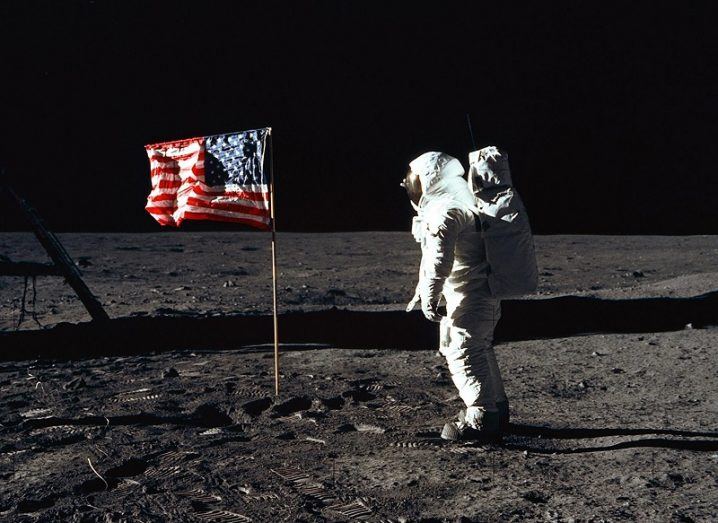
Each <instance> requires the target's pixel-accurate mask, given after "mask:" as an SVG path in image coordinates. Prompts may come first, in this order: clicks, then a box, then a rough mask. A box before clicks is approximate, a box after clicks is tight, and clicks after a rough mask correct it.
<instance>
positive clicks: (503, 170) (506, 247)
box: [468, 146, 538, 298]
mask: <svg viewBox="0 0 718 523" xmlns="http://www.w3.org/2000/svg"><path fill="white" fill-rule="evenodd" d="M469 166H470V167H469V179H468V182H469V188H470V189H471V191H472V192H473V193H474V196H475V197H476V203H477V207H478V209H479V213H478V215H477V219H476V228H477V230H478V231H480V232H481V233H482V234H481V236H482V238H483V239H484V244H485V247H486V259H487V261H488V263H489V282H488V283H489V289H490V290H491V294H492V295H493V296H494V297H497V298H507V297H510V296H520V295H524V294H532V293H534V292H536V287H537V286H538V269H537V267H536V252H535V250H534V241H533V235H532V234H531V226H530V225H529V219H528V215H527V214H526V208H525V207H524V204H523V202H522V201H521V197H520V196H519V194H518V192H517V191H516V189H515V188H514V187H513V185H512V182H511V171H510V170H509V158H508V155H507V154H506V152H504V151H501V150H499V149H498V148H496V147H494V146H490V147H484V148H483V149H479V150H478V151H474V152H472V153H469Z"/></svg>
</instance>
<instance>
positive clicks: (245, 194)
mask: <svg viewBox="0 0 718 523" xmlns="http://www.w3.org/2000/svg"><path fill="white" fill-rule="evenodd" d="M270 133H271V129H270V128H264V129H255V130H251V131H243V132H239V133H231V134H219V135H215V136H204V137H200V138H188V139H186V140H178V141H174V142H162V143H156V144H152V145H146V146H145V149H146V150H147V156H148V157H149V159H150V174H151V177H152V191H151V192H150V195H149V196H148V197H147V205H146V206H145V209H146V210H147V212H149V213H150V214H151V215H152V217H153V218H154V219H155V220H157V221H158V222H159V223H160V224H161V225H173V226H177V227H179V225H180V224H181V223H182V222H183V221H184V220H215V221H225V222H237V223H244V224H247V225H251V226H254V227H258V228H260V229H268V228H269V225H270V209H269V206H270V195H269V185H268V182H267V176H266V175H265V172H264V155H265V151H266V148H267V138H268V136H269V135H270Z"/></svg>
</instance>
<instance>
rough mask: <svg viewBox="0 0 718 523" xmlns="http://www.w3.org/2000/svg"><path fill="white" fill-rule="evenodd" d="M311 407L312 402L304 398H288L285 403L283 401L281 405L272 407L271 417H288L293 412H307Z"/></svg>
mask: <svg viewBox="0 0 718 523" xmlns="http://www.w3.org/2000/svg"><path fill="white" fill-rule="evenodd" d="M311 407H312V400H310V399H309V398H307V397H306V396H295V397H294V398H290V399H288V400H287V401H283V402H282V403H278V404H276V405H275V406H274V407H272V415H273V416H274V417H278V416H289V415H290V414H294V413H295V412H300V411H303V410H309V409H310V408H311Z"/></svg>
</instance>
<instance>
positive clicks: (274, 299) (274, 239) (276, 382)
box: [267, 127, 279, 397]
mask: <svg viewBox="0 0 718 523" xmlns="http://www.w3.org/2000/svg"><path fill="white" fill-rule="evenodd" d="M267 140H269V205H270V209H269V212H270V215H269V216H270V220H271V222H272V305H273V311H274V312H273V316H274V394H275V395H276V396H277V397H279V318H278V316H277V222H276V219H275V217H274V146H273V143H272V129H271V127H270V129H269V135H268V136H267Z"/></svg>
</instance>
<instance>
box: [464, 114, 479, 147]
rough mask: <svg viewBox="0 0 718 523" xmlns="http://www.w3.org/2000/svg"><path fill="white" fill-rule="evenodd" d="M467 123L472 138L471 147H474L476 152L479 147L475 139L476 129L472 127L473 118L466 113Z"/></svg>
mask: <svg viewBox="0 0 718 523" xmlns="http://www.w3.org/2000/svg"><path fill="white" fill-rule="evenodd" d="M466 123H467V124H468V126H469V137H470V138H471V147H473V149H472V151H475V150H476V149H477V147H476V140H475V139H474V127H473V126H472V125H471V116H470V115H469V113H466Z"/></svg>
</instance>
